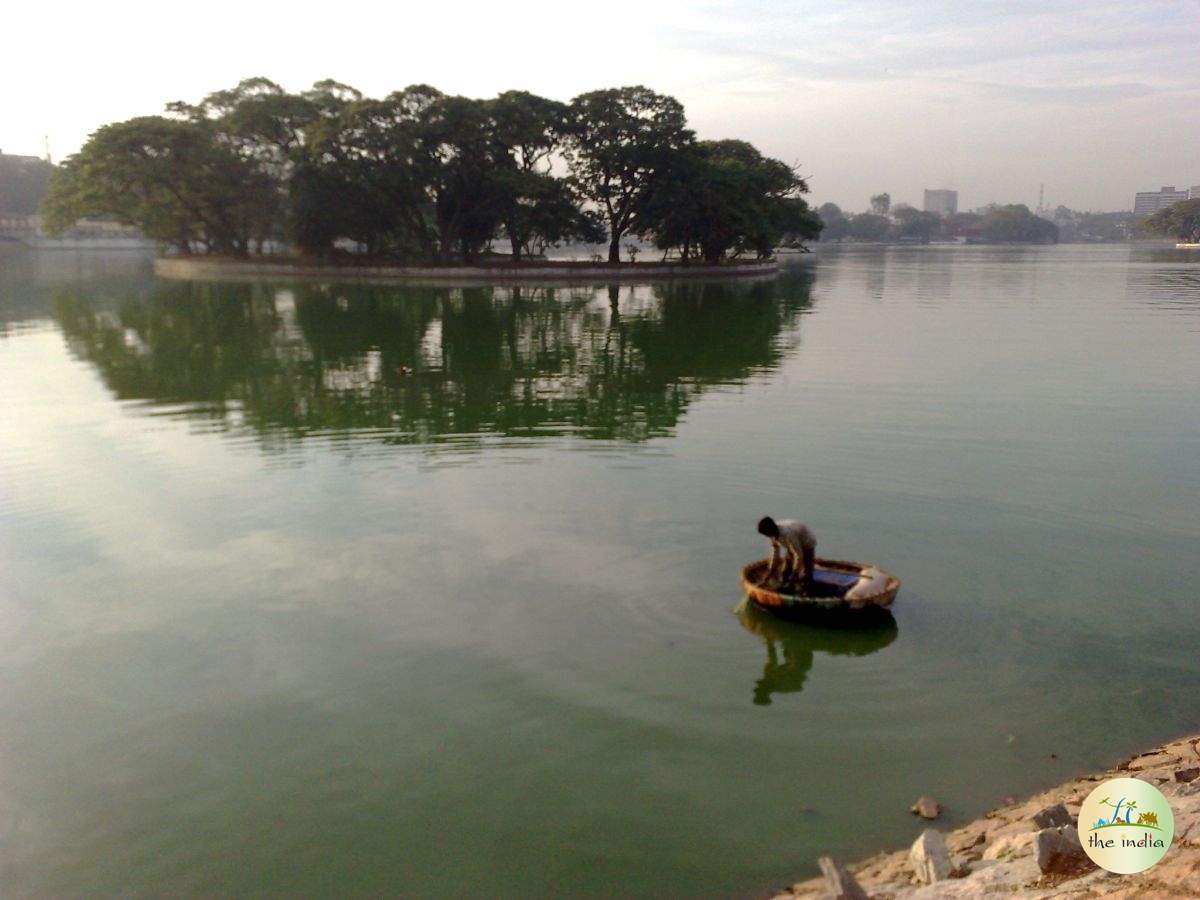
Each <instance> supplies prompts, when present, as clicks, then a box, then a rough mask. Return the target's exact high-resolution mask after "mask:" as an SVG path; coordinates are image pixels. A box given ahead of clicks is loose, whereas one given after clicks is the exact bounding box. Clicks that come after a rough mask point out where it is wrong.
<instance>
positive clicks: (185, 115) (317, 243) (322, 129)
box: [43, 78, 820, 262]
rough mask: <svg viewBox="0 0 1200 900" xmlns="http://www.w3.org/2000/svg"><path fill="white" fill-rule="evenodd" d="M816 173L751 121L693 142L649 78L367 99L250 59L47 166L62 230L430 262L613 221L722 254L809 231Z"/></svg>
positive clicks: (209, 249)
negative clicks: (488, 95) (194, 95)
mask: <svg viewBox="0 0 1200 900" xmlns="http://www.w3.org/2000/svg"><path fill="white" fill-rule="evenodd" d="M564 170H565V171H564ZM806 191H807V185H806V184H805V182H804V180H803V179H802V178H800V177H799V176H798V175H797V174H796V173H795V171H794V169H793V168H792V167H790V166H787V165H786V164H784V163H782V162H780V161H778V160H772V159H768V158H766V157H764V156H762V154H760V153H759V152H758V150H756V149H755V148H754V147H752V146H751V145H750V144H747V143H745V142H744V141H701V142H698V141H697V140H696V138H695V135H694V134H693V133H692V131H691V130H689V129H688V128H687V122H686V117H685V115H684V110H683V106H682V104H680V103H679V101H678V100H676V99H674V98H673V97H669V96H666V95H663V94H657V93H655V92H654V91H652V90H649V89H648V88H645V87H641V86H634V87H623V88H610V89H606V90H600V91H592V92H589V93H585V94H581V95H580V96H578V97H576V98H575V99H574V100H572V101H571V102H570V103H562V102H558V101H554V100H550V99H547V98H544V97H538V96H536V95H534V94H530V93H528V92H525V91H507V92H505V93H502V94H500V95H499V96H497V97H495V98H493V99H491V100H478V99H474V98H469V97H460V96H451V95H447V94H443V93H442V92H441V91H439V90H437V89H436V88H434V87H431V86H429V85H412V86H410V87H407V88H404V89H403V90H399V91H395V92H393V93H391V94H389V95H388V96H386V97H384V98H383V99H373V98H369V97H365V96H364V95H363V94H362V93H361V92H359V91H357V90H355V89H354V88H352V87H349V86H347V85H344V84H340V83H338V82H335V81H328V80H327V81H321V82H318V83H316V84H315V85H313V87H312V88H311V89H310V90H308V91H304V92H302V93H299V94H293V93H288V92H287V91H285V90H284V89H283V88H281V87H280V86H279V85H277V84H276V83H274V82H272V81H270V80H268V79H265V78H250V79H246V80H244V81H242V82H241V83H240V84H238V85H237V86H236V87H234V88H231V89H228V90H222V91H216V92H214V93H211V94H209V95H208V96H207V97H205V98H204V99H203V100H201V101H200V102H199V103H196V104H190V103H185V102H182V101H179V102H175V103H171V104H169V105H168V107H167V110H166V112H165V114H164V115H160V116H143V117H139V118H135V119H130V120H128V121H125V122H119V123H114V124H110V125H105V126H104V127H102V128H100V129H99V130H98V131H96V132H95V133H94V134H93V135H92V136H91V138H90V139H89V140H88V142H87V144H86V145H85V146H84V147H83V149H81V150H80V151H79V153H77V154H75V155H74V156H72V157H70V158H69V159H68V160H67V162H66V163H65V164H64V165H63V166H61V167H60V168H59V169H58V170H57V171H56V172H55V173H54V176H53V178H52V180H51V185H50V190H49V195H48V196H47V198H46V200H45V202H44V204H43V211H44V213H45V216H46V227H47V229H48V230H50V231H51V232H52V233H54V232H60V231H62V230H65V229H66V228H67V227H69V226H70V225H71V224H72V223H73V222H74V221H75V220H77V219H79V218H81V217H85V216H98V215H108V216H112V217H114V218H116V219H117V220H118V221H121V222H123V223H125V224H128V225H133V226H136V227H138V228H139V229H141V231H142V232H143V233H144V234H145V235H146V236H147V237H149V238H151V239H154V240H157V241H159V242H161V243H164V244H167V245H170V246H173V247H174V248H175V249H176V250H178V251H179V252H184V253H194V252H205V253H217V254H224V255H231V256H239V257H241V256H246V255H248V254H250V253H252V252H255V251H256V250H261V249H262V248H263V247H264V246H265V245H274V246H283V245H288V246H293V247H295V248H296V249H298V250H299V251H300V252H301V253H302V254H304V255H309V256H328V255H330V254H333V253H336V252H344V249H345V248H353V249H354V250H355V252H359V253H364V254H367V255H372V256H383V257H390V258H397V259H403V260H406V261H424V262H434V261H451V260H471V259H474V258H476V257H478V256H479V255H480V254H481V253H483V252H484V251H486V250H488V249H490V247H491V245H492V243H493V241H495V240H498V239H505V240H507V242H508V244H509V247H510V250H511V254H512V256H513V258H514V259H519V258H520V257H521V256H523V255H531V254H538V253H540V252H542V251H543V250H544V249H545V248H546V247H547V246H550V245H554V244H557V243H559V242H562V241H569V240H586V241H590V242H597V243H598V242H601V241H604V240H607V242H608V245H609V257H608V258H609V260H610V262H617V261H619V259H620V246H621V240H622V238H624V237H625V236H627V235H637V236H640V237H644V238H650V239H653V240H655V242H656V243H657V244H658V245H659V246H660V247H662V248H663V249H666V250H670V249H679V250H680V251H681V252H682V254H683V256H684V257H685V259H691V258H702V259H704V260H707V261H710V262H711V261H716V260H719V259H721V258H722V257H724V256H725V255H727V254H730V253H733V254H738V253H745V252H753V253H756V254H759V255H763V254H767V253H769V252H770V250H771V249H772V248H773V247H774V246H775V245H776V243H777V242H778V241H779V239H780V236H781V235H782V234H784V233H789V234H792V235H794V236H797V237H799V238H810V237H815V236H816V234H817V233H818V232H819V230H820V221H819V219H817V218H816V216H815V215H814V214H813V213H812V212H811V210H809V208H808V205H807V204H806V203H805V201H804V200H803V199H802V197H801V195H802V194H804V193H805V192H806ZM339 248H342V249H339Z"/></svg>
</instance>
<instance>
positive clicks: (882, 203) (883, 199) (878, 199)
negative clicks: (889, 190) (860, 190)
mask: <svg viewBox="0 0 1200 900" xmlns="http://www.w3.org/2000/svg"><path fill="white" fill-rule="evenodd" d="M891 208H892V195H891V194H875V195H873V196H872V197H871V214H872V215H876V216H886V215H887V214H888V212H889V210H891Z"/></svg>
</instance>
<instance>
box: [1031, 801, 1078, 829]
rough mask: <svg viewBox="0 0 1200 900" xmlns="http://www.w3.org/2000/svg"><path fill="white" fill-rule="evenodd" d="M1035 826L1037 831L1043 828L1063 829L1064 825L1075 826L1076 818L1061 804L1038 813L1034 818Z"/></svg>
mask: <svg viewBox="0 0 1200 900" xmlns="http://www.w3.org/2000/svg"><path fill="white" fill-rule="evenodd" d="M1033 824H1034V825H1035V826H1036V828H1035V829H1034V830H1035V831H1040V830H1041V829H1043V828H1061V827H1062V826H1064V825H1074V824H1075V817H1074V816H1072V815H1071V814H1070V813H1069V812H1068V811H1067V808H1066V807H1065V806H1063V805H1062V804H1061V803H1059V804H1058V805H1056V806H1047V807H1046V808H1045V809H1043V810H1042V811H1041V812H1039V813H1036V814H1035V815H1034V817H1033Z"/></svg>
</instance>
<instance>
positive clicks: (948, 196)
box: [925, 191, 958, 218]
mask: <svg viewBox="0 0 1200 900" xmlns="http://www.w3.org/2000/svg"><path fill="white" fill-rule="evenodd" d="M925 212H931V213H937V214H938V215H939V216H942V217H943V218H945V217H946V216H952V215H954V214H955V213H956V212H958V191H926V192H925Z"/></svg>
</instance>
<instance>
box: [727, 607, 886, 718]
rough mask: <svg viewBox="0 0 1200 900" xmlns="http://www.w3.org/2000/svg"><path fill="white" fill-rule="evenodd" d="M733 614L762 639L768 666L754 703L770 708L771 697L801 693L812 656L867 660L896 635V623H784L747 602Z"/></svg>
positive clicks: (811, 663)
mask: <svg viewBox="0 0 1200 900" xmlns="http://www.w3.org/2000/svg"><path fill="white" fill-rule="evenodd" d="M736 613H737V616H738V619H739V621H741V623H742V627H743V628H745V629H746V630H747V631H749V632H750V633H751V634H755V635H758V636H759V637H760V638H762V639H763V643H764V644H766V647H767V662H766V664H765V665H764V666H763V673H762V677H761V678H759V679H758V681H756V682H755V683H754V703H755V705H757V706H770V705H771V695H772V694H798V693H799V692H800V691H802V690H803V689H804V682H805V680H806V679H807V678H808V673H809V670H810V669H812V666H813V656H814V654H815V653H817V652H821V653H828V654H830V655H832V656H866V655H867V654H869V653H875V652H876V651H878V650H882V649H883V648H884V647H886V646H887V645H888V644H890V643H892V641H894V640H895V639H896V636H897V634H899V629H898V627H897V625H896V620H895V619H894V618H892V617H891V616H889V617H888V619H887V621H886V622H884V623H882V624H880V625H878V626H876V627H872V628H867V629H838V628H818V627H813V626H807V625H800V624H798V623H796V622H786V621H784V620H782V619H778V618H776V617H775V616H772V615H771V614H769V613H766V612H763V611H762V610H760V609H759V608H758V607H757V606H755V605H754V604H753V603H750V602H749V601H748V600H743V602H742V603H741V604H739V605H738V607H737V609H736Z"/></svg>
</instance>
